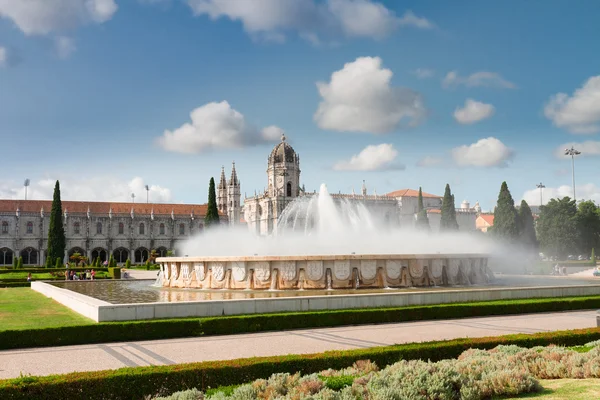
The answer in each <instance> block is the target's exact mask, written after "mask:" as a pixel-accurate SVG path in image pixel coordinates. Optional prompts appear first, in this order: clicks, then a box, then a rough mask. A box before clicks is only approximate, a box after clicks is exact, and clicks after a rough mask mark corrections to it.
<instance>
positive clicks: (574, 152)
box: [565, 146, 581, 201]
mask: <svg viewBox="0 0 600 400" xmlns="http://www.w3.org/2000/svg"><path fill="white" fill-rule="evenodd" d="M580 154H581V152H580V151H578V150H575V148H574V147H573V146H571V148H570V149H565V156H571V172H572V175H573V200H575V201H577V198H576V197H575V156H578V155H580Z"/></svg>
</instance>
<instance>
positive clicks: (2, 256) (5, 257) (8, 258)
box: [0, 247, 15, 265]
mask: <svg viewBox="0 0 600 400" xmlns="http://www.w3.org/2000/svg"><path fill="white" fill-rule="evenodd" d="M14 256H15V253H14V252H13V251H12V250H11V249H9V248H8V247H3V248H1V249H0V265H12V263H13V257H14Z"/></svg>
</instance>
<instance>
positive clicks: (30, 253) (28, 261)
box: [20, 247, 38, 265]
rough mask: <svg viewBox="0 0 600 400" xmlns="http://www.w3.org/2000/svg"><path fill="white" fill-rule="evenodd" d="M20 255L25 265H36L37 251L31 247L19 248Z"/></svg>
mask: <svg viewBox="0 0 600 400" xmlns="http://www.w3.org/2000/svg"><path fill="white" fill-rule="evenodd" d="M20 256H21V257H23V264H25V265H36V264H37V262H38V252H37V250H36V249H34V248H33V247H27V248H26V249H24V250H21V254H20Z"/></svg>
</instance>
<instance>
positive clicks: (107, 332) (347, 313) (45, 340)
mask: <svg viewBox="0 0 600 400" xmlns="http://www.w3.org/2000/svg"><path fill="white" fill-rule="evenodd" d="M595 308H600V296H591V297H563V298H550V299H548V298H546V299H524V300H502V301H489V302H472V303H450V304H437V305H428V306H409V307H396V308H369V309H346V310H324V311H310V312H290V313H276V314H275V313H274V314H249V315H237V316H224V317H206V318H179V319H163V320H142V321H123V322H104V323H99V324H94V325H81V326H62V327H55V328H43V329H23V330H6V331H0V350H7V349H18V348H27V347H44V346H66V345H76V344H92V343H109V342H122V341H132V340H155V339H173V338H181V337H195V336H209V335H227V334H239V333H251V332H265V331H280V330H290V329H306V328H323V327H335V326H347V325H363V324H378V323H394V322H408V321H423V320H436V319H452V318H468V317H479V316H490V315H509V314H525V313H538V312H556V311H569V310H585V309H595Z"/></svg>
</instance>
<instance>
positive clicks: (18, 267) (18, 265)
mask: <svg viewBox="0 0 600 400" xmlns="http://www.w3.org/2000/svg"><path fill="white" fill-rule="evenodd" d="M17 269H23V257H19V261H17Z"/></svg>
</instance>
